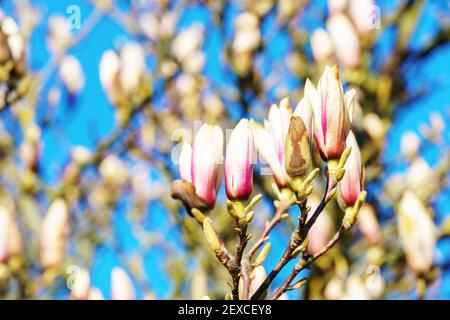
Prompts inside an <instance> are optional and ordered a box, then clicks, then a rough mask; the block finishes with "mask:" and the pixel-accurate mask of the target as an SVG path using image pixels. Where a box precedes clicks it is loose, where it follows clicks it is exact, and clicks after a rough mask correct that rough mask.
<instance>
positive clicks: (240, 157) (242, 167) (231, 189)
mask: <svg viewBox="0 0 450 320" xmlns="http://www.w3.org/2000/svg"><path fill="white" fill-rule="evenodd" d="M253 149H254V147H253V135H252V132H251V129H250V125H249V122H248V120H247V119H242V120H241V121H239V123H238V124H237V126H236V127H235V128H234V130H233V133H232V134H231V136H230V139H229V141H228V145H227V150H226V157H225V186H226V192H227V197H228V199H230V200H245V199H248V197H249V196H250V195H251V194H252V191H253Z"/></svg>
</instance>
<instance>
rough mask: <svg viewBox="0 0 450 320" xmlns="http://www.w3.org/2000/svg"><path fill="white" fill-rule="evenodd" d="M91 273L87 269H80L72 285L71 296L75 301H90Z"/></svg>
mask: <svg viewBox="0 0 450 320" xmlns="http://www.w3.org/2000/svg"><path fill="white" fill-rule="evenodd" d="M90 279H91V278H90V275H89V271H88V270H86V269H80V270H79V271H78V272H77V273H76V275H75V279H74V282H73V284H72V288H71V289H72V291H71V296H72V299H74V300H88V299H89V295H90V289H91V280H90Z"/></svg>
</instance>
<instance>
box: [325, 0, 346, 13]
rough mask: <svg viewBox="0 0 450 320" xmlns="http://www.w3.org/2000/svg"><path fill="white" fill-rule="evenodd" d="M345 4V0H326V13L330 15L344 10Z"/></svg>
mask: <svg viewBox="0 0 450 320" xmlns="http://www.w3.org/2000/svg"><path fill="white" fill-rule="evenodd" d="M346 6H347V0H328V13H329V15H330V16H331V15H334V14H336V13H339V12H342V11H344V10H345V7H346Z"/></svg>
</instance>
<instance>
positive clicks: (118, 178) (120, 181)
mask: <svg viewBox="0 0 450 320" xmlns="http://www.w3.org/2000/svg"><path fill="white" fill-rule="evenodd" d="M99 171H100V175H101V176H102V178H103V179H105V181H106V182H107V183H109V184H111V185H113V186H117V187H122V186H124V185H125V184H126V182H127V180H128V177H129V175H130V173H129V171H128V167H127V166H126V165H125V164H124V163H123V162H122V161H121V160H120V159H119V158H118V157H117V156H116V155H109V156H107V157H106V158H105V159H104V160H103V161H102V162H101V163H100V166H99Z"/></svg>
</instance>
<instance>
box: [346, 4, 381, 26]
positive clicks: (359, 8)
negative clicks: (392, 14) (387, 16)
mask: <svg viewBox="0 0 450 320" xmlns="http://www.w3.org/2000/svg"><path fill="white" fill-rule="evenodd" d="M349 11H350V16H351V18H352V20H353V22H354V23H355V26H356V29H357V30H358V32H359V33H360V34H367V33H369V32H370V31H371V30H372V29H374V28H375V27H377V23H378V21H377V19H379V17H378V16H376V15H377V14H378V12H377V11H376V6H375V4H374V1H373V0H350V5H349Z"/></svg>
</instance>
